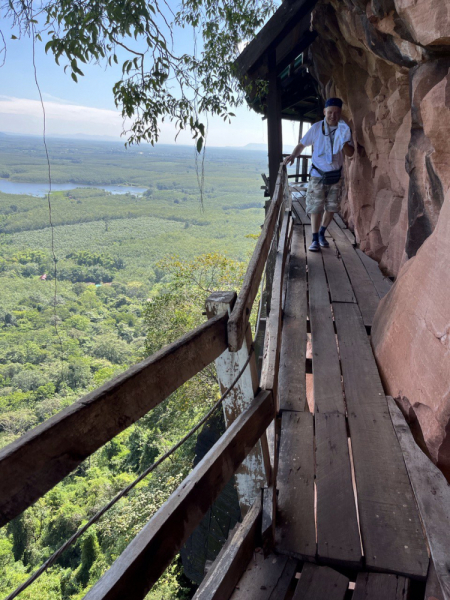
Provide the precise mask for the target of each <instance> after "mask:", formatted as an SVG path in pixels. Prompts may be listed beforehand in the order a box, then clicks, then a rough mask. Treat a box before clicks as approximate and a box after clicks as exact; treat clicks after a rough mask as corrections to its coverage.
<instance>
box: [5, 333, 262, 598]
mask: <svg viewBox="0 0 450 600" xmlns="http://www.w3.org/2000/svg"><path fill="white" fill-rule="evenodd" d="M253 352H254V347H253V344H252V345H251V346H250V349H249V353H248V357H247V360H246V361H245V364H244V366H243V367H242V368H241V370H240V371H239V373H238V374H237V376H236V377H235V379H234V380H233V382H232V383H231V385H230V387H229V388H228V389H227V390H226V391H225V392H224V393H223V394H222V396H221V397H220V398H219V400H217V402H216V403H215V404H214V406H212V407H211V408H210V409H209V411H208V412H207V413H206V415H205V416H204V417H202V419H200V421H199V422H198V423H197V424H196V425H195V426H194V427H193V428H192V429H191V430H190V431H189V432H188V433H187V434H186V435H185V436H184V437H183V438H182V439H181V440H180V441H179V442H177V443H176V444H175V445H174V446H172V448H170V450H168V451H167V452H166V453H165V454H164V455H163V456H161V458H159V459H158V460H157V461H156V462H154V463H153V464H152V465H150V466H149V467H148V468H147V469H146V470H145V471H144V472H143V473H141V475H139V477H138V478H137V479H135V480H134V481H133V482H131V483H130V484H129V485H127V487H126V488H124V489H123V490H122V491H121V492H119V493H118V494H117V496H115V497H114V498H113V499H112V500H110V501H109V502H108V504H105V506H104V507H103V508H101V509H100V510H99V511H98V512H97V513H96V514H95V515H94V516H93V517H91V519H89V521H88V522H87V523H86V524H85V525H84V526H83V527H81V528H80V529H78V531H76V532H75V533H74V534H73V535H72V537H70V538H69V539H68V540H67V542H65V543H64V544H63V545H62V546H61V547H60V548H58V550H56V552H55V553H54V554H52V555H51V556H50V558H48V559H47V560H46V561H45V563H44V564H43V565H42V566H41V567H40V568H39V569H38V570H37V571H35V572H34V573H33V575H31V576H30V577H29V578H28V579H27V580H26V581H25V582H24V583H22V585H20V586H19V587H18V588H16V589H15V590H14V591H13V592H12V593H11V594H9V596H7V597H6V598H5V600H13V598H17V596H18V595H19V594H20V593H21V592H23V591H24V590H25V589H26V588H27V587H29V586H30V585H31V584H32V583H33V582H34V581H36V579H38V577H40V576H41V575H42V573H44V572H45V571H47V570H48V569H49V568H50V567H51V566H52V565H53V564H54V563H55V562H56V561H57V560H58V558H59V557H60V556H61V554H62V553H63V552H64V551H65V550H67V548H69V546H71V545H72V544H73V543H74V542H76V540H77V539H78V538H79V537H80V536H82V535H83V533H85V532H86V531H87V530H88V529H89V528H90V527H91V526H92V525H94V523H96V522H97V521H98V520H99V519H100V518H101V517H102V516H103V515H104V514H105V513H106V512H107V511H108V510H109V509H110V508H111V507H112V506H114V504H116V503H117V502H118V501H119V500H120V499H121V498H123V497H124V496H126V495H127V494H128V493H129V492H130V491H131V490H132V489H133V488H134V487H136V485H137V484H138V483H139V482H140V481H142V480H143V479H144V478H145V477H146V476H147V475H149V474H150V473H151V472H152V471H154V470H155V469H156V468H157V467H158V466H159V465H160V464H161V463H162V462H164V461H165V460H166V459H167V458H169V456H171V455H172V454H173V453H174V452H175V451H176V450H178V448H180V446H182V445H183V444H184V443H185V442H186V441H187V440H188V439H189V438H190V437H192V436H193V435H194V433H195V432H196V431H198V429H200V427H201V426H202V425H203V424H204V423H206V421H207V420H208V419H209V418H210V417H211V416H212V414H213V413H214V412H215V411H216V409H217V408H218V407H219V406H220V405H221V404H222V402H223V401H224V400H225V398H226V397H227V396H228V394H229V393H230V392H231V390H232V389H233V388H234V386H235V385H236V384H237V382H238V381H239V379H240V378H241V377H242V375H243V373H244V371H245V369H246V368H247V366H248V363H249V362H250V359H251V357H252V355H253Z"/></svg>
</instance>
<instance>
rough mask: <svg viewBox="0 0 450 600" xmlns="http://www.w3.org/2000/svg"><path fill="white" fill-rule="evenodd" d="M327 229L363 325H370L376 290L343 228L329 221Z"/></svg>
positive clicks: (373, 314)
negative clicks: (344, 271) (340, 259)
mask: <svg viewBox="0 0 450 600" xmlns="http://www.w3.org/2000/svg"><path fill="white" fill-rule="evenodd" d="M328 230H329V231H330V233H331V235H332V236H333V238H334V240H335V242H336V246H337V248H338V250H339V252H340V254H341V256H342V260H343V261H344V265H345V268H346V270H347V273H348V276H349V278H350V281H351V284H352V287H353V291H354V292H355V295H356V299H357V300H358V305H359V308H360V311H361V314H362V316H363V319H364V325H365V326H366V327H371V326H372V322H373V318H374V316H375V312H376V310H377V307H378V303H379V301H380V298H379V296H378V292H377V291H376V289H375V286H374V285H373V282H372V280H371V279H370V277H369V275H368V273H367V271H366V269H365V267H364V265H363V264H362V263H361V260H360V259H359V257H358V255H357V254H356V251H355V249H354V248H353V246H352V245H351V244H350V242H349V241H348V239H347V238H346V236H345V235H344V232H343V230H342V229H340V227H338V226H337V225H336V223H333V222H332V223H330V225H329V227H328Z"/></svg>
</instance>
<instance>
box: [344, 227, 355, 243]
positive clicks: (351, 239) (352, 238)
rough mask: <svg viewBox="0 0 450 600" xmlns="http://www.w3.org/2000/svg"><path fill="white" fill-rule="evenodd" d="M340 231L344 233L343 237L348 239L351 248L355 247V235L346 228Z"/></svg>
mask: <svg viewBox="0 0 450 600" xmlns="http://www.w3.org/2000/svg"><path fill="white" fill-rule="evenodd" d="M342 231H343V232H344V235H345V236H346V238H347V239H348V241H349V242H350V244H351V245H352V246H356V238H355V235H354V233H353V231H351V230H350V229H348V227H346V228H345V229H343V230H342Z"/></svg>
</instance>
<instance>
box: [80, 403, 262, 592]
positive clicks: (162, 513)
mask: <svg viewBox="0 0 450 600" xmlns="http://www.w3.org/2000/svg"><path fill="white" fill-rule="evenodd" d="M273 413H274V402H273V396H272V394H271V392H261V393H260V394H259V395H258V397H257V398H256V399H255V401H254V403H253V404H252V405H251V407H250V408H249V409H248V410H247V411H246V412H245V413H243V414H242V415H240V416H239V417H238V418H237V419H236V420H235V421H234V423H233V424H232V425H231V426H230V428H229V429H227V430H226V432H225V433H224V434H223V436H222V437H221V438H220V439H219V441H218V442H217V443H216V444H215V446H214V447H213V448H212V449H211V450H210V451H209V452H208V454H207V455H206V456H205V457H204V458H203V459H202V460H201V461H200V463H199V464H198V465H197V466H196V467H195V468H194V469H193V471H192V472H191V473H190V474H189V475H188V477H186V479H185V480H184V481H183V483H182V484H181V485H180V486H179V487H178V489H177V490H176V491H175V492H174V493H173V494H172V495H171V496H170V498H169V499H168V500H167V502H165V504H163V506H162V507H161V508H160V509H159V510H158V512H157V513H156V514H155V515H154V516H153V517H152V518H151V519H150V521H149V522H148V523H147V525H145V527H144V528H143V529H142V530H141V531H140V533H138V535H137V536H136V537H135V538H134V540H133V541H132V542H131V543H130V544H129V545H128V546H127V548H126V549H125V550H124V552H123V553H122V554H121V555H120V556H119V558H118V559H117V560H116V561H115V562H114V564H113V565H112V566H111V568H110V569H109V570H108V571H107V572H106V573H105V575H103V577H102V578H101V579H100V580H99V581H98V582H97V583H96V584H95V585H94V587H93V588H92V589H91V590H90V591H89V592H88V593H87V595H86V596H85V600H123V598H127V600H141V599H142V598H144V596H145V594H146V593H147V592H148V591H149V589H150V588H151V586H152V585H153V584H154V583H155V582H156V581H157V580H158V578H159V577H160V576H161V575H162V573H163V572H164V570H165V569H166V567H167V566H168V565H169V564H170V561H171V560H172V559H173V557H174V556H175V555H176V553H177V552H178V551H179V549H180V547H181V546H182V544H183V543H184V542H185V541H186V539H187V538H188V537H189V535H190V534H191V533H192V531H193V530H194V529H195V528H196V527H197V525H198V524H199V522H200V521H201V519H202V518H203V516H204V515H205V513H206V512H207V510H208V508H209V507H210V506H211V504H212V502H214V500H215V499H216V498H217V496H218V495H219V493H220V491H221V490H222V488H223V486H224V485H225V484H226V483H227V482H228V481H229V479H230V477H231V476H232V475H233V473H234V472H235V471H236V469H237V467H238V466H239V465H240V464H241V462H242V461H243V460H244V458H245V457H246V456H247V455H248V453H249V452H250V450H251V449H252V448H253V446H254V445H255V443H256V442H257V440H258V439H259V438H260V437H261V435H262V433H263V431H265V429H267V426H268V425H269V423H270V421H271V420H272V419H273Z"/></svg>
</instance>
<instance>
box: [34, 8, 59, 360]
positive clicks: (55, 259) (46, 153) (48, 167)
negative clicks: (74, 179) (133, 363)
mask: <svg viewBox="0 0 450 600" xmlns="http://www.w3.org/2000/svg"><path fill="white" fill-rule="evenodd" d="M30 11H31V12H30V22H31V39H32V64H33V71H34V82H35V84H36V88H37V91H38V94H39V100H40V103H41V108H42V120H43V129H42V140H43V143H44V149H45V157H46V161H47V169H48V193H47V204H48V220H49V224H50V232H51V252H52V258H53V279H54V293H53V320H54V329H55V333H56V336H57V338H58V341H59V346H60V350H61V361H62V360H63V356H64V348H63V342H62V339H61V335H60V333H59V329H58V314H57V310H56V304H57V294H58V270H57V263H58V259H57V258H56V252H55V226H54V224H53V219H52V203H51V199H50V196H51V193H52V173H51V167H50V157H49V154H48V147H47V132H46V112H45V106H44V100H43V98H42V92H41V86H40V85H39V80H38V76H37V67H36V49H35V45H36V31H35V26H34V16H33V2H31V4H30ZM61 368H62V365H61Z"/></svg>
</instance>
